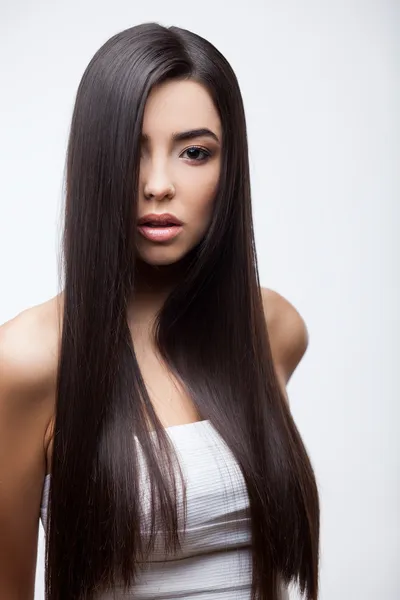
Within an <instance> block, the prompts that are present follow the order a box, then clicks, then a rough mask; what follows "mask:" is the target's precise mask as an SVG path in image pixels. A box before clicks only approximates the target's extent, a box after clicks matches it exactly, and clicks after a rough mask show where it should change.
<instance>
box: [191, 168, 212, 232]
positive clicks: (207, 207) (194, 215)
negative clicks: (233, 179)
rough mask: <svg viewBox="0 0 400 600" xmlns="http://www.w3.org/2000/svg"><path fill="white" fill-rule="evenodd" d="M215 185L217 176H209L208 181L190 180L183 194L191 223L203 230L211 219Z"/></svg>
mask: <svg viewBox="0 0 400 600" xmlns="http://www.w3.org/2000/svg"><path fill="white" fill-rule="evenodd" d="M217 185H218V177H213V178H210V179H209V180H208V181H204V179H202V180H199V181H196V182H194V181H193V180H192V181H191V183H190V185H189V186H188V189H187V193H186V194H185V196H186V198H187V199H188V203H187V210H188V216H189V217H190V221H191V224H192V225H193V227H195V228H196V229H198V230H200V229H201V230H202V231H203V232H204V231H205V230H206V229H207V228H208V225H209V224H210V221H211V217H212V214H213V210H214V200H215V194H216V190H217ZM189 188H190V189H189Z"/></svg>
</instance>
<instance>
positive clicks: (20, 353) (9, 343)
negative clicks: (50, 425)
mask: <svg viewBox="0 0 400 600" xmlns="http://www.w3.org/2000/svg"><path fill="white" fill-rule="evenodd" d="M38 333H40V332H39V331H35V330H34V327H33V326H32V323H31V322H30V318H29V317H27V316H25V315H24V314H23V313H21V315H19V316H18V317H16V318H15V319H13V320H12V321H9V322H7V323H5V324H4V325H2V326H1V327H0V532H1V535H0V590H1V597H2V598H3V597H4V598H7V599H8V600H31V599H32V598H33V594H34V583H35V572H36V558H37V556H36V553H37V540H38V527H39V517H40V502H41V494H42V486H43V480H44V474H45V454H44V451H43V439H44V437H43V436H44V432H45V428H46V423H47V422H48V419H49V402H48V389H49V388H48V379H47V375H46V367H47V365H46V362H45V361H43V352H41V350H40V344H41V342H40V339H41V338H40V336H38V335H37V334H38Z"/></svg>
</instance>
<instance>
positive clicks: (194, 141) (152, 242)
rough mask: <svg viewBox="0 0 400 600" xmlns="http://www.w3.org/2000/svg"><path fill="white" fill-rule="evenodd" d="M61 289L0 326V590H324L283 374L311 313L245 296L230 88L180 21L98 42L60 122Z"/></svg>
mask: <svg viewBox="0 0 400 600" xmlns="http://www.w3.org/2000/svg"><path fill="white" fill-rule="evenodd" d="M66 183H67V186H66V192H67V193H66V207H65V229H64V245H63V249H64V263H63V267H64V269H63V274H64V287H63V290H62V292H61V293H60V294H59V295H58V296H56V297H55V298H53V299H51V300H50V301H48V302H46V303H44V304H42V305H39V306H36V307H33V308H31V309H29V310H26V311H24V312H22V313H21V314H20V315H18V316H16V317H15V318H14V319H12V320H11V321H9V322H7V323H5V324H4V325H3V326H2V327H1V329H0V524H1V536H0V590H1V597H2V598H5V599H7V600H28V599H31V598H32V597H33V587H34V574H35V562H36V545H37V531H38V517H39V509H40V505H41V501H42V506H41V509H42V513H41V514H42V519H43V523H44V525H45V528H46V529H45V531H46V598H47V599H48V600H64V599H65V600H67V599H68V600H80V599H92V598H95V599H96V600H97V599H99V598H101V599H102V600H104V599H111V598H116V599H121V598H135V599H138V600H139V599H141V600H144V599H146V598H154V599H161V598H162V599H165V598H170V599H175V598H185V599H190V598H193V599H194V598H203V599H205V600H206V599H207V600H211V599H217V598H218V599H220V600H222V599H223V600H228V599H229V600H231V599H232V600H233V599H235V598H236V599H244V598H246V599H250V598H260V599H263V600H278V599H281V598H283V597H284V595H285V592H284V590H285V588H286V585H287V584H289V583H290V582H293V583H297V584H298V585H299V588H300V589H301V590H302V591H303V592H304V593H305V596H306V598H307V599H308V600H315V599H316V598H317V593H318V547H319V507H318V494H317V488H316V483H315V478H314V474H313V470H312V467H311V465H310V461H309V458H308V456H307V453H306V450H305V448H304V446H303V443H302V441H301V438H300V436H299V433H298V431H297V429H296V426H295V424H294V422H293V419H292V417H291V414H290V410H289V407H288V403H287V398H286V392H285V385H286V383H287V382H288V380H289V378H290V376H291V374H292V373H293V371H294V369H295V368H296V366H297V364H298V362H299V361H300V359H301V357H302V355H303V354H304V352H305V349H306V345H307V331H306V328H305V324H304V322H303V320H302V318H301V317H300V315H299V314H298V313H297V311H296V309H295V308H294V307H293V306H292V305H291V304H290V303H289V302H288V301H287V300H285V299H284V298H283V297H282V296H280V295H279V294H277V293H275V292H272V291H271V290H267V289H261V288H260V286H259V280H258V272H257V263H256V255H255V249H254V238H253V227H252V213H251V199H250V182H249V164H248V148H247V138H246V125H245V116H244V110H243V104H242V98H241V94H240V91H239V86H238V83H237V80H236V77H235V75H234V73H233V71H232V69H231V67H230V66H229V64H228V63H227V61H226V60H225V58H224V57H223V56H222V55H221V54H220V53H219V52H218V50H216V48H214V47H213V46H212V45H211V44H210V43H209V42H207V41H206V40H204V39H202V38H201V37H199V36H198V35H195V34H193V33H191V32H189V31H186V30H183V29H179V28H177V27H170V28H164V27H162V26H160V25H158V24H144V25H140V26H137V27H133V28H131V29H128V30H126V31H123V32H122V33H120V34H118V35H116V36H114V37H112V38H111V39H110V40H109V41H107V42H106V43H105V44H104V46H103V47H102V48H100V50H99V51H98V52H97V53H96V54H95V56H94V57H93V59H92V61H91V62H90V64H89V66H88V67H87V69H86V71H85V73H84V75H83V78H82V81H81V83H80V86H79V90H78V94H77V98H76V105H75V110H74V114H73V119H72V126H71V133H70V140H69V147H68V158H67V182H66Z"/></svg>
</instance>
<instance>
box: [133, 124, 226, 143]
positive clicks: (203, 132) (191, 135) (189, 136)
mask: <svg viewBox="0 0 400 600" xmlns="http://www.w3.org/2000/svg"><path fill="white" fill-rule="evenodd" d="M198 137H209V138H212V139H213V140H215V141H216V142H218V143H219V139H218V137H217V136H216V135H215V133H214V132H213V131H211V129H207V128H206V127H202V128H200V129H189V130H188V131H181V132H179V133H173V134H172V136H171V138H172V141H173V142H186V141H189V140H193V139H195V138H198ZM141 140H142V142H148V141H149V136H148V135H146V134H145V133H142V135H141Z"/></svg>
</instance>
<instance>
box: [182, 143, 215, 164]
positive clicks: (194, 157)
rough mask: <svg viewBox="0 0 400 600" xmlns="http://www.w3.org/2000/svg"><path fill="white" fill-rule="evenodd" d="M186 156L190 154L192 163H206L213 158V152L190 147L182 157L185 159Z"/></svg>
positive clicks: (189, 157) (198, 147)
mask: <svg viewBox="0 0 400 600" xmlns="http://www.w3.org/2000/svg"><path fill="white" fill-rule="evenodd" d="M184 154H188V159H189V160H190V161H191V162H204V161H206V160H207V159H208V158H210V156H211V152H210V151H209V150H206V149H205V148H200V146H190V148H186V150H185V151H184V152H183V153H182V154H181V156H182V157H184ZM199 154H200V157H199Z"/></svg>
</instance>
